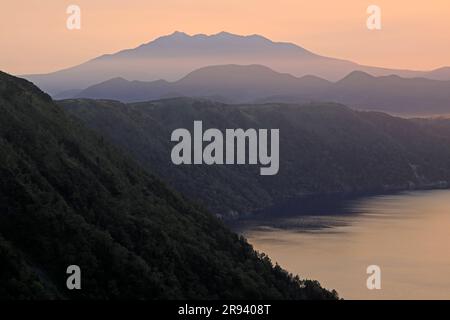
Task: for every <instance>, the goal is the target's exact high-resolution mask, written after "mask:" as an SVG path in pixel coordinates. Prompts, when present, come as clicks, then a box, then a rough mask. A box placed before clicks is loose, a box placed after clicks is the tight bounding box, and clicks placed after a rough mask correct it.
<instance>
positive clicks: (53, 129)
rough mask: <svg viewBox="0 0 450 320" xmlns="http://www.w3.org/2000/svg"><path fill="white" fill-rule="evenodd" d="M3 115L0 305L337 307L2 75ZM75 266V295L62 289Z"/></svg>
mask: <svg viewBox="0 0 450 320" xmlns="http://www.w3.org/2000/svg"><path fill="white" fill-rule="evenodd" d="M86 107H89V105H86ZM86 110H87V109H86ZM134 110H137V109H134V108H133V109H130V111H129V112H131V113H132V112H135V111H134ZM169 110H170V109H169ZM0 112H1V116H0V283H1V285H0V299H119V298H120V299H185V298H189V299H217V298H225V299H231V298H233V299H253V298H255V299H335V298H337V294H336V292H334V291H333V292H329V291H327V290H325V289H323V288H321V287H320V285H319V283H318V282H316V281H309V280H300V279H299V278H298V277H294V276H292V275H290V274H288V273H287V272H286V271H284V270H283V269H281V268H280V267H279V266H277V265H276V266H273V265H272V263H271V261H270V259H269V258H268V257H267V256H265V255H264V254H262V253H257V252H255V251H254V250H253V249H252V247H251V246H250V245H249V244H248V243H247V242H246V241H245V240H244V239H243V238H241V237H239V236H237V235H236V234H233V233H232V232H230V231H229V230H228V229H227V228H225V227H224V225H223V224H222V222H220V221H219V220H218V219H216V218H215V217H214V216H213V215H212V214H210V213H209V212H207V211H205V210H204V209H202V208H200V207H199V206H198V205H194V204H192V203H191V202H189V201H187V200H186V199H185V198H183V197H182V196H180V195H179V194H177V193H174V192H172V191H171V190H169V189H168V188H167V187H166V186H165V185H164V184H163V183H162V182H161V181H160V180H159V179H158V178H155V177H154V176H153V175H151V173H150V170H143V169H141V168H140V167H139V166H138V165H136V164H135V163H134V162H133V160H131V159H129V158H128V157H127V156H125V155H123V154H122V153H121V152H120V151H119V150H118V149H116V147H114V146H112V145H110V144H109V143H108V142H107V141H106V140H107V139H105V138H104V137H101V136H98V135H96V134H95V133H93V132H91V131H89V129H86V128H85V127H84V125H83V124H81V123H80V122H79V121H78V120H76V119H74V118H72V117H69V116H67V114H66V112H65V111H64V110H63V109H62V108H61V107H59V106H57V105H56V104H54V102H53V101H52V100H51V98H50V97H49V96H48V95H46V94H45V93H43V92H41V91H40V90H39V89H38V88H37V87H35V86H34V85H33V84H31V83H30V82H28V81H25V80H22V79H19V78H15V77H12V76H10V75H7V74H5V73H0ZM92 112H93V113H92V115H95V113H96V109H93V111H92ZM88 116H90V115H88ZM169 116H170V113H169ZM123 119H124V120H126V119H127V118H126V117H123ZM130 121H131V120H130ZM141 121H142V122H143V123H146V121H147V120H146V119H145V118H143V119H142V120H141ZM121 125H123V124H122V123H118V129H120V126H121ZM119 134H120V133H119ZM161 135H162V134H161ZM143 137H144V135H143V136H142V138H143ZM150 137H151V136H149V135H146V136H145V139H150ZM158 139H161V138H159V137H158ZM158 139H156V141H160V140H158ZM138 143H143V141H142V140H137V142H136V144H138ZM161 150H164V149H161ZM146 151H147V150H146ZM155 152H156V151H155ZM147 169H149V168H147ZM161 176H164V175H161ZM209 181H211V184H214V183H215V182H214V177H211V178H210V179H209ZM219 183H220V182H219ZM237 183H239V181H238V182H237ZM212 190H214V188H212ZM72 264H75V265H79V266H80V267H81V270H82V289H81V290H68V289H67V288H66V279H67V274H66V268H67V266H69V265H72Z"/></svg>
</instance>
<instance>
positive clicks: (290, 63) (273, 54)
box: [24, 32, 450, 95]
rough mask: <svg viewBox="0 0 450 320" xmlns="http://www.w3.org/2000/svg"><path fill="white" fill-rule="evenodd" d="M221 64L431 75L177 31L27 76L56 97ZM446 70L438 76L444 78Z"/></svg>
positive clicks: (255, 38) (250, 39)
mask: <svg viewBox="0 0 450 320" xmlns="http://www.w3.org/2000/svg"><path fill="white" fill-rule="evenodd" d="M221 64H242V65H248V64H261V65H265V66H267V67H269V68H272V69H274V70H276V71H278V72H287V73H291V74H293V75H294V76H297V77H301V76H305V75H315V76H318V77H321V78H325V79H327V80H332V81H336V80H338V79H341V78H342V77H344V76H345V75H347V74H348V73H350V72H352V71H354V70H361V71H365V72H369V73H370V74H373V75H376V76H381V75H389V74H397V75H401V76H405V77H416V76H427V75H428V74H427V73H426V72H425V73H424V72H416V71H408V70H393V69H385V68H376V67H369V66H362V65H359V64H356V63H353V62H350V61H345V60H340V59H334V58H330V57H324V56H321V55H318V54H315V53H312V52H310V51H308V50H306V49H304V48H302V47H300V46H298V45H295V44H292V43H284V42H274V41H271V40H269V39H267V38H264V37H262V36H259V35H250V36H240V35H235V34H231V33H227V32H221V33H218V34H214V35H204V34H197V35H192V36H190V35H187V34H185V33H182V32H175V33H173V34H171V35H167V36H163V37H160V38H157V39H155V40H153V41H151V42H149V43H145V44H142V45H140V46H138V47H136V48H133V49H126V50H122V51H119V52H117V53H114V54H106V55H103V56H100V57H97V58H95V59H92V60H89V61H87V62H85V63H82V64H80V65H77V66H74V67H71V68H67V69H64V70H60V71H57V72H53V73H49V74H38V75H26V76H24V77H25V78H27V79H28V80H30V81H33V82H34V83H35V84H36V85H38V86H39V87H40V88H41V89H43V90H44V91H46V92H49V93H50V94H52V95H56V94H59V93H60V92H63V91H67V90H74V89H78V90H79V89H85V88H87V87H89V86H91V85H94V84H96V83H99V82H103V81H106V80H108V79H111V78H116V77H123V78H125V79H129V80H142V81H154V80H158V79H165V80H167V81H175V80H178V79H180V78H181V77H182V76H184V75H186V74H188V73H189V72H191V71H193V70H196V69H198V68H202V67H206V66H211V65H221ZM441 74H442V73H439V74H438V75H437V76H439V79H440V78H441V77H442V75H441ZM429 75H430V76H433V75H434V74H433V73H430V74H429ZM445 80H450V78H446V79H445Z"/></svg>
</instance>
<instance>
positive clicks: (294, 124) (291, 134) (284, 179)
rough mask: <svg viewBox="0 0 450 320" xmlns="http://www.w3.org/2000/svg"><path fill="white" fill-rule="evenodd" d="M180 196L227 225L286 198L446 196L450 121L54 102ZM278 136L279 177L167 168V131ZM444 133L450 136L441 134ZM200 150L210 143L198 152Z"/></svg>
mask: <svg viewBox="0 0 450 320" xmlns="http://www.w3.org/2000/svg"><path fill="white" fill-rule="evenodd" d="M58 103H59V104H60V105H61V106H63V107H64V109H65V110H66V111H67V112H69V113H71V114H72V115H74V116H75V117H77V118H79V119H81V120H83V121H84V122H85V124H86V125H87V126H89V127H90V128H92V129H94V130H95V131H97V132H98V133H99V134H100V135H102V136H104V137H105V138H106V139H110V140H111V141H112V142H114V143H115V144H116V145H118V146H120V147H121V148H122V149H123V150H125V152H126V153H127V154H129V155H130V156H131V157H133V158H134V159H136V160H137V161H138V162H139V163H140V164H141V165H142V166H143V167H145V168H147V169H148V170H151V172H154V173H155V174H157V175H158V176H159V177H161V178H163V179H164V181H167V182H168V183H169V184H170V185H172V186H173V187H175V188H177V190H178V191H180V192H182V193H183V194H185V195H188V196H189V197H190V198H192V199H196V200H197V201H200V202H201V203H203V204H205V205H206V206H207V207H208V208H210V209H211V210H213V212H214V213H216V214H221V215H223V216H225V217H233V216H236V215H246V214H248V213H250V212H254V211H255V210H258V209H262V208H265V207H267V206H269V205H271V204H276V203H279V202H282V201H284V200H285V199H288V198H291V197H302V196H308V195H325V194H338V195H348V194H355V193H356V194H358V193H364V192H390V191H397V190H406V189H420V188H431V187H448V186H450V161H449V159H450V130H448V128H450V121H446V122H445V121H444V120H440V121H439V122H436V123H435V122H434V121H432V120H429V121H425V120H423V121H420V122H417V121H416V120H408V119H402V118H397V117H392V116H389V115H387V114H384V113H378V112H362V111H353V110H351V109H349V108H347V107H345V106H342V105H337V104H326V103H314V104H306V105H296V104H279V103H273V104H266V105H227V104H222V103H218V102H214V101H209V100H198V99H191V98H177V99H166V100H161V101H153V102H142V103H134V104H123V103H120V102H117V101H111V100H87V99H74V100H63V101H59V102H58ZM194 120H201V121H203V128H204V130H206V129H207V128H218V129H220V130H222V131H224V130H225V129H227V128H242V129H244V130H246V129H248V128H254V129H266V128H267V129H271V128H275V129H280V154H279V159H280V165H279V168H280V170H279V172H278V174H277V175H275V176H260V174H259V166H251V165H212V166H208V165H180V166H176V165H174V164H173V163H172V162H171V149H172V147H173V146H174V143H171V142H170V136H171V133H172V131H173V130H175V129H177V128H187V129H188V130H192V128H193V122H194ZM445 128H447V129H445ZM204 146H206V143H205V144H204Z"/></svg>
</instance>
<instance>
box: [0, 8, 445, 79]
mask: <svg viewBox="0 0 450 320" xmlns="http://www.w3.org/2000/svg"><path fill="white" fill-rule="evenodd" d="M70 4H76V5H79V6H80V7H81V14H82V28H81V30H76V31H69V30H67V29H66V19H67V14H66V8H67V7H68V6H69V5H70ZM371 4H375V5H378V6H380V7H381V9H382V24H383V29H382V30H381V31H369V30H368V29H367V28H366V20H367V17H368V14H367V13H366V9H367V7H368V6H369V5H371ZM0 8H1V9H0V42H1V52H0V70H2V71H6V72H9V73H13V74H30V73H46V72H52V71H56V70H59V69H62V68H67V67H70V66H73V65H77V64H79V63H82V62H84V61H86V60H89V59H92V58H94V57H96V56H99V55H102V54H105V53H113V52H116V51H119V50H122V49H126V48H133V47H136V46H138V45H140V44H142V43H147V42H149V41H151V40H153V39H155V38H157V37H159V36H162V35H167V34H170V33H173V32H174V31H176V30H178V31H183V32H186V33H188V34H197V33H205V34H215V33H218V32H220V31H227V32H231V33H235V34H241V35H248V34H260V35H263V36H265V37H267V38H269V39H271V40H273V41H285V42H293V43H296V44H298V45H300V46H302V47H304V48H306V49H308V50H310V51H312V52H314V53H317V54H321V55H325V56H330V57H335V58H343V59H348V60H352V61H354V62H357V63H360V64H365V65H372V66H380V67H389V68H404V69H412V70H431V69H435V68H439V67H442V66H449V65H450V19H448V17H449V16H450V1H448V0H429V1H419V0H410V1H408V0H396V1H392V0H373V1H372V0H370V1H365V0H341V1H330V0H315V1H314V3H312V2H311V1H309V0H308V1H306V0H278V1H266V0H215V1H211V0H165V1H159V0H158V1H157V0H150V1H149V0H128V1H126V2H125V1H119V0H72V1H64V0H40V1H39V0H27V1H25V0H15V1H10V2H8V3H2V5H1V7H0Z"/></svg>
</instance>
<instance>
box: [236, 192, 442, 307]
mask: <svg viewBox="0 0 450 320" xmlns="http://www.w3.org/2000/svg"><path fill="white" fill-rule="evenodd" d="M270 211H271V212H270V213H267V214H265V215H263V216H261V217H259V218H258V219H250V220H247V221H243V222H240V223H239V227H234V229H235V230H236V231H237V232H239V233H241V234H243V235H244V236H245V237H246V238H247V239H248V241H249V242H250V243H251V244H252V245H253V246H254V247H255V249H257V250H258V251H262V252H265V253H266V254H268V255H269V256H270V257H271V258H272V260H273V261H274V262H278V263H279V264H280V265H281V266H282V267H283V268H285V269H287V270H288V271H290V272H292V273H294V274H298V275H299V276H300V277H301V278H309V279H318V280H319V281H320V282H321V284H322V285H323V286H324V287H326V288H329V289H336V290H337V291H338V293H339V295H340V296H341V297H342V298H345V299H450V191H448V190H438V191H423V192H409V193H402V194H397V195H392V196H373V197H365V198H359V199H353V200H339V201H337V200H336V201H334V200H333V201H330V200H329V199H324V200H323V201H321V200H320V199H316V200H315V201H314V202H313V203H312V204H311V203H308V204H305V205H302V204H301V203H297V204H295V203H290V204H289V205H288V206H281V207H278V208H272V209H271V210H270ZM308 212H309V214H308ZM274 217H275V218H274ZM369 265H378V266H380V268H381V286H382V288H381V290H368V289H367V286H366V280H367V277H368V275H367V273H366V269H367V267H368V266H369Z"/></svg>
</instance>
